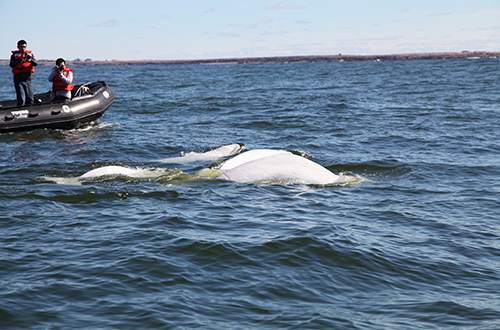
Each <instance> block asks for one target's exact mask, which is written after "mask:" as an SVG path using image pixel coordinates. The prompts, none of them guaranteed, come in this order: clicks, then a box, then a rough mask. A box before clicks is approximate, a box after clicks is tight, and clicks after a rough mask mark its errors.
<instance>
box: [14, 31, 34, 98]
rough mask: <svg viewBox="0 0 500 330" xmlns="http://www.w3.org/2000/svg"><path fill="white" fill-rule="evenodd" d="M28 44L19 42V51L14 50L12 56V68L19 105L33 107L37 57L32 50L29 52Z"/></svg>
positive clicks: (22, 41) (23, 41)
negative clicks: (33, 76) (32, 79)
mask: <svg viewBox="0 0 500 330" xmlns="http://www.w3.org/2000/svg"><path fill="white" fill-rule="evenodd" d="M27 46H28V43H27V42H26V41H25V40H19V41H18V42H17V49H18V50H13V51H12V55H11V56H10V67H11V68H12V73H13V74H14V87H15V88H16V95H17V105H18V106H23V105H32V104H33V101H34V92H33V85H32V84H31V74H32V73H35V66H37V65H38V63H36V61H35V55H33V52H32V51H31V50H27V49H26V48H27Z"/></svg>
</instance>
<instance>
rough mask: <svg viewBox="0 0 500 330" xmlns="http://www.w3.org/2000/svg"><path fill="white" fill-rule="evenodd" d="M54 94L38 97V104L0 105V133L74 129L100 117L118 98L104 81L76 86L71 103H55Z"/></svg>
mask: <svg viewBox="0 0 500 330" xmlns="http://www.w3.org/2000/svg"><path fill="white" fill-rule="evenodd" d="M53 99H54V93H53V92H52V91H50V92H47V93H44V94H36V95H35V104H34V105H30V106H21V107H19V106H17V101H16V100H11V101H1V102H0V133H5V132H15V131H28V130H33V129H36V128H58V129H72V128H78V127H81V126H82V125H83V124H85V123H88V122H91V121H94V120H96V119H97V118H99V117H101V116H102V115H103V113H104V111H106V109H108V108H109V106H110V105H111V104H112V103H113V101H114V99H115V95H114V93H113V91H112V90H111V88H109V86H108V85H106V83H105V82H104V81H98V82H92V83H86V84H82V85H77V86H75V88H74V89H73V91H72V98H71V100H65V101H54V100H53Z"/></svg>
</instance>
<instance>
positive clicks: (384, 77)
mask: <svg viewBox="0 0 500 330" xmlns="http://www.w3.org/2000/svg"><path fill="white" fill-rule="evenodd" d="M499 68H500V59H476V60H466V59H462V60H423V61H387V62H353V63H294V64H291V63H290V64H258V65H143V66H141V65H139V66H113V65H109V66H108V65H104V66H74V67H73V70H74V72H75V83H84V82H88V81H97V80H104V81H106V82H107V83H108V84H109V85H110V86H111V88H112V89H113V91H114V92H115V95H116V100H115V103H114V104H113V105H112V106H111V107H110V108H109V109H108V110H107V112H106V113H105V115H104V117H102V118H101V119H99V120H97V122H96V123H93V124H91V125H88V126H87V127H85V128H83V129H78V130H71V131H59V130H35V131H31V132H23V133H4V134H0V328H1V329H380V330H388V329H426V330H428V329H474V330H486V329H488V330H491V329H500V293H499V292H500V289H499V288H500V198H499V193H500V69H499ZM50 69H51V68H50V67H42V66H39V67H38V68H37V72H36V74H35V78H34V82H33V84H34V86H35V90H36V92H45V91H48V90H49V89H50V83H49V82H48V81H47V76H48V74H49V71H50ZM11 79H12V77H11V73H10V69H9V67H7V66H0V99H13V98H14V96H15V92H14V88H13V85H12V82H11ZM232 143H242V144H244V145H245V147H246V148H247V149H248V150H254V149H283V150H293V151H296V152H298V153H302V154H304V155H308V157H312V158H311V160H313V161H314V162H316V163H318V164H320V165H322V166H324V167H325V168H327V169H328V170H330V171H331V172H333V173H336V174H339V173H343V174H345V175H351V176H356V177H359V178H362V180H360V181H359V182H358V183H357V184H353V185H337V186H336V185H333V186H311V185H300V184H258V183H244V184H242V183H234V182H229V181H223V180H217V179H210V178H196V177H194V176H193V175H192V174H193V173H196V172H198V171H200V170H202V169H204V168H210V167H212V166H214V165H215V164H216V163H214V162H213V161H197V162H191V163H184V164H164V163H158V162H155V160H158V159H164V158H168V157H177V156H180V155H181V153H190V152H195V153H202V152H205V151H209V150H212V149H214V148H217V147H219V146H221V145H225V144H232ZM108 165H117V166H127V167H132V168H140V169H144V170H149V171H153V172H154V171H156V172H155V173H163V174H158V175H157V176H154V177H152V176H149V177H145V178H130V177H124V176H108V177H102V178H97V179H95V180H90V181H86V182H83V183H82V184H80V185H75V184H58V183H55V182H54V181H51V180H48V179H47V178H48V177H58V178H74V177H78V176H80V175H82V174H84V173H86V172H88V171H90V170H93V169H96V168H99V167H103V166H108Z"/></svg>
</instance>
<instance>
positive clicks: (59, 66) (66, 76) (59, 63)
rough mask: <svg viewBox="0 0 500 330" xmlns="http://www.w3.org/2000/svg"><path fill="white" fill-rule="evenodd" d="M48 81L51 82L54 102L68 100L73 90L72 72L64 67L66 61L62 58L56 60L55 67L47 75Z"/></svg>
mask: <svg viewBox="0 0 500 330" xmlns="http://www.w3.org/2000/svg"><path fill="white" fill-rule="evenodd" d="M49 81H51V82H52V90H53V91H54V94H55V97H54V100H70V99H71V91H72V90H73V85H71V83H72V82H73V70H71V69H70V68H67V67H66V61H65V60H64V59H63V58H58V59H57V60H56V66H55V67H54V68H53V69H52V72H50V74H49Z"/></svg>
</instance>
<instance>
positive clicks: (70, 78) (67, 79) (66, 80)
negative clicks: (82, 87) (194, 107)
mask: <svg viewBox="0 0 500 330" xmlns="http://www.w3.org/2000/svg"><path fill="white" fill-rule="evenodd" d="M59 77H61V80H62V81H63V82H64V83H65V84H66V85H71V83H72V82H73V72H68V76H67V77H65V76H64V75H63V74H62V72H61V73H59Z"/></svg>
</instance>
